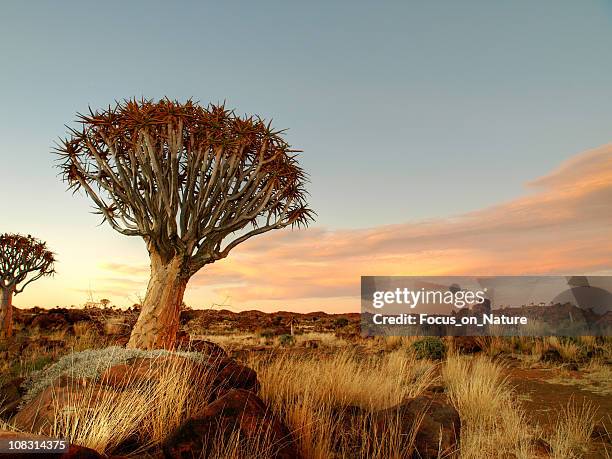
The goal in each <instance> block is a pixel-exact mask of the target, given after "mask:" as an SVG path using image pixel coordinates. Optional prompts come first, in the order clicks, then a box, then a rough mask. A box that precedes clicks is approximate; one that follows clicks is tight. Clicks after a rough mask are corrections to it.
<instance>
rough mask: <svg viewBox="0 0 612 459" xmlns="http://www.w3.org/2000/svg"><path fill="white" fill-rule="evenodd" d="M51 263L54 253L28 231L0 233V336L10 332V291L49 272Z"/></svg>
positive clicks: (21, 288)
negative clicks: (21, 233)
mask: <svg viewBox="0 0 612 459" xmlns="http://www.w3.org/2000/svg"><path fill="white" fill-rule="evenodd" d="M54 263H55V258H54V255H53V253H52V252H51V251H49V250H47V246H46V244H45V243H44V242H42V241H39V240H38V239H34V238H33V237H32V236H29V235H28V236H22V235H20V234H9V233H5V234H1V235H0V338H10V337H11V336H12V334H13V295H17V294H19V293H21V292H23V289H24V288H26V286H27V285H28V284H30V283H31V282H34V281H35V280H37V279H40V278H41V277H43V276H49V275H51V274H53V273H54V270H53V264H54Z"/></svg>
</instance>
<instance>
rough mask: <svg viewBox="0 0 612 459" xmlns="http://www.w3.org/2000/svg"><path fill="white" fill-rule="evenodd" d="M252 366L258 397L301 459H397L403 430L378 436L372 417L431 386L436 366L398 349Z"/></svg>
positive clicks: (393, 425)
mask: <svg viewBox="0 0 612 459" xmlns="http://www.w3.org/2000/svg"><path fill="white" fill-rule="evenodd" d="M252 365H253V366H254V367H255V368H256V369H257V373H258V376H259V380H260V383H261V396H262V398H263V399H264V400H265V401H266V402H268V403H269V405H270V406H271V407H272V409H273V411H274V412H275V413H276V414H277V415H279V416H280V417H281V418H282V419H284V421H285V422H286V423H287V425H288V426H289V428H290V430H291V431H292V432H293V435H294V436H295V437H296V439H297V443H298V449H299V450H300V453H301V454H302V455H303V456H304V457H306V458H308V459H324V458H336V457H342V458H344V457H347V458H349V457H351V458H353V457H363V458H381V459H382V458H385V457H403V455H398V454H399V452H400V451H404V452H406V451H407V449H406V443H405V441H406V439H403V436H402V435H400V433H401V431H402V428H403V427H404V428H405V426H402V425H400V420H399V419H398V420H396V422H393V420H391V422H389V423H387V424H386V425H385V427H384V429H383V431H381V429H377V424H376V423H375V422H374V415H373V413H375V412H376V411H378V410H382V409H385V408H389V407H392V406H395V405H398V404H399V403H401V402H402V401H403V400H404V399H406V398H409V397H415V396H417V395H420V394H421V393H422V392H423V391H424V390H425V389H426V388H427V387H428V386H429V385H430V384H431V383H432V382H433V381H435V377H434V370H435V365H434V364H433V363H431V362H427V361H418V360H416V359H415V357H414V356H413V355H411V354H410V353H407V352H405V351H397V352H392V353H388V354H385V355H383V356H378V357H363V356H361V357H360V356H358V355H357V354H355V353H354V352H352V351H350V350H344V351H342V352H338V353H336V354H334V355H332V356H329V357H327V358H323V359H321V358H320V356H304V357H299V358H297V357H295V356H293V357H291V356H289V355H288V354H285V355H281V356H279V357H277V358H276V359H274V360H273V361H271V362H264V361H254V362H253V363H252ZM416 428H418V426H416ZM402 439H403V440H402ZM408 440H410V439H408ZM394 451H395V453H394ZM396 453H397V454H396ZM402 454H403V453H402Z"/></svg>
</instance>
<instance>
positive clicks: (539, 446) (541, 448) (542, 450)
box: [531, 438, 553, 457]
mask: <svg viewBox="0 0 612 459" xmlns="http://www.w3.org/2000/svg"><path fill="white" fill-rule="evenodd" d="M531 443H532V445H533V450H534V451H533V452H534V453H535V454H537V456H538V457H540V456H544V457H549V456H550V455H551V454H552V453H553V449H552V447H551V446H550V444H549V443H548V442H547V441H546V440H544V439H543V438H534V439H533V440H532V442H531Z"/></svg>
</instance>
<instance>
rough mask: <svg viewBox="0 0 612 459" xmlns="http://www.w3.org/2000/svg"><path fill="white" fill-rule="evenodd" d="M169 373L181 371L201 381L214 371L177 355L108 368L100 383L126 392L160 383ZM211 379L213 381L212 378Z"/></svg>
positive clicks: (139, 359)
mask: <svg viewBox="0 0 612 459" xmlns="http://www.w3.org/2000/svg"><path fill="white" fill-rule="evenodd" d="M168 371H173V372H174V371H181V372H184V373H185V375H186V377H193V378H194V379H201V378H206V376H207V373H211V372H212V371H213V367H212V366H208V365H204V364H200V363H198V362H196V361H194V360H192V359H190V358H188V357H181V356H177V355H164V356H160V357H154V358H137V359H133V360H131V361H129V362H128V363H125V364H119V365H114V366H112V367H110V368H108V369H107V370H105V371H104V372H103V373H102V374H101V375H100V382H101V384H103V385H106V386H110V387H113V388H115V389H120V390H124V389H128V388H133V387H142V386H144V385H146V384H151V383H155V382H159V381H160V380H161V378H163V376H164V374H165V373H167V372H168ZM209 379H212V376H211V377H210V378H209Z"/></svg>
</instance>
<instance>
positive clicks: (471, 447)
mask: <svg viewBox="0 0 612 459" xmlns="http://www.w3.org/2000/svg"><path fill="white" fill-rule="evenodd" d="M442 378H443V380H444V383H445V385H446V387H447V390H448V394H449V398H450V400H451V403H452V404H453V405H454V406H455V408H456V409H457V411H458V412H459V415H460V417H461V457H462V458H481V457H492V458H493V457H506V456H508V455H512V454H513V455H515V456H516V457H519V458H521V457H530V454H531V446H530V442H531V439H530V435H529V433H528V432H527V429H526V428H525V426H526V420H525V416H524V414H523V413H522V412H521V411H520V410H519V409H518V408H517V407H516V401H515V400H514V392H513V389H512V387H510V385H509V383H508V380H507V378H506V376H504V368H503V366H502V365H500V364H499V363H495V362H492V361H491V360H489V359H488V358H484V357H476V358H474V359H468V358H464V357H458V356H450V357H449V358H448V360H447V361H446V362H444V364H443V366H442Z"/></svg>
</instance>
